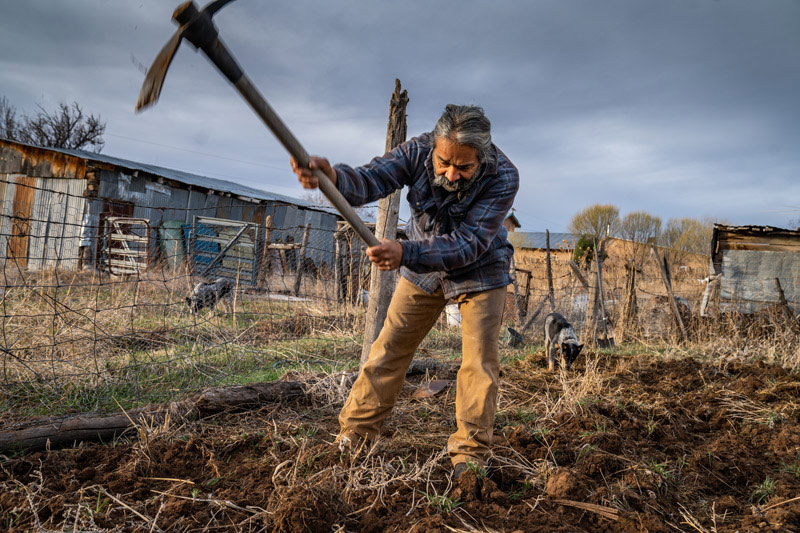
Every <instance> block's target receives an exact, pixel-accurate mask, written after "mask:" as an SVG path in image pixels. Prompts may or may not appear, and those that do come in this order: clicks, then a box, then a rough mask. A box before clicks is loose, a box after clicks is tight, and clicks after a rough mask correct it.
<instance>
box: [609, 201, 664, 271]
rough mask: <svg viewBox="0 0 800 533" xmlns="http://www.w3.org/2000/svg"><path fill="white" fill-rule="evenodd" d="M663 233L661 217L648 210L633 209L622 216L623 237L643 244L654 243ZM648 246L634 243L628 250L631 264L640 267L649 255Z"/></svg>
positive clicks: (621, 230) (620, 225) (628, 258)
mask: <svg viewBox="0 0 800 533" xmlns="http://www.w3.org/2000/svg"><path fill="white" fill-rule="evenodd" d="M660 233H661V218H660V217H657V216H654V215H651V214H650V213H648V212H646V211H633V212H631V213H628V214H626V215H625V216H624V217H622V220H621V221H620V223H619V235H620V237H622V238H623V239H627V240H629V241H634V242H637V243H643V244H653V243H655V242H656V240H657V239H658V236H659V234H660ZM649 252H650V249H649V247H647V246H638V245H632V246H630V248H629V249H628V250H627V256H628V257H626V259H627V261H628V263H629V264H630V265H631V266H635V267H637V268H638V267H639V266H640V265H641V263H642V261H644V259H645V258H646V257H647V256H648V255H649Z"/></svg>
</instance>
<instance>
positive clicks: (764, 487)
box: [750, 476, 778, 505]
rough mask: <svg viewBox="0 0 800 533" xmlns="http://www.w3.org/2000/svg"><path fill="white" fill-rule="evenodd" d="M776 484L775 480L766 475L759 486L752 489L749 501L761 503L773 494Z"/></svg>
mask: <svg viewBox="0 0 800 533" xmlns="http://www.w3.org/2000/svg"><path fill="white" fill-rule="evenodd" d="M777 484H778V483H777V481H774V480H772V479H770V478H769V476H767V477H766V478H765V479H764V481H763V482H762V483H761V484H760V485H759V486H757V487H756V488H755V489H753V493H752V494H751V495H750V501H751V502H753V503H755V504H756V505H761V504H762V503H764V502H765V501H767V500H768V499H769V497H770V496H772V495H773V494H775V487H776V485H777Z"/></svg>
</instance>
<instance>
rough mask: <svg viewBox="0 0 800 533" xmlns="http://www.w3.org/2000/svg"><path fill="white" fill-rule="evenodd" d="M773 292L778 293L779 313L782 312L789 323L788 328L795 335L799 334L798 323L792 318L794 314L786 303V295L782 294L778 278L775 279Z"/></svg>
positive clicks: (799, 326)
mask: <svg viewBox="0 0 800 533" xmlns="http://www.w3.org/2000/svg"><path fill="white" fill-rule="evenodd" d="M775 290H776V291H777V292H778V302H780V305H781V311H783V315H784V316H785V317H786V320H788V321H789V327H790V328H791V329H792V331H794V332H795V333H800V322H798V321H797V319H796V318H795V317H794V312H793V311H792V309H791V308H790V307H789V302H787V301H786V294H784V292H783V287H782V286H781V280H780V279H779V278H775Z"/></svg>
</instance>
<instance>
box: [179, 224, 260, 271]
mask: <svg viewBox="0 0 800 533" xmlns="http://www.w3.org/2000/svg"><path fill="white" fill-rule="evenodd" d="M262 232H263V228H262V227H261V226H259V225H258V224H254V223H252V222H242V221H240V220H228V219H224V218H211V217H201V216H195V217H194V219H193V221H192V227H191V229H190V232H189V235H188V237H189V243H188V246H187V248H188V250H189V261H190V265H191V267H192V272H193V273H194V274H195V275H198V276H203V277H207V278H218V277H225V278H230V279H234V280H236V281H237V283H240V284H245V285H256V283H257V278H258V262H259V261H258V260H259V258H260V257H261V243H262V241H263V235H262Z"/></svg>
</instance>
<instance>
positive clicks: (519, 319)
mask: <svg viewBox="0 0 800 533" xmlns="http://www.w3.org/2000/svg"><path fill="white" fill-rule="evenodd" d="M511 283H512V284H513V286H514V307H516V310H517V322H519V323H520V324H522V318H523V317H522V305H521V302H520V297H519V283H517V262H516V261H514V254H511Z"/></svg>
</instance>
